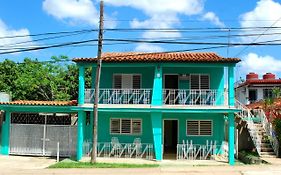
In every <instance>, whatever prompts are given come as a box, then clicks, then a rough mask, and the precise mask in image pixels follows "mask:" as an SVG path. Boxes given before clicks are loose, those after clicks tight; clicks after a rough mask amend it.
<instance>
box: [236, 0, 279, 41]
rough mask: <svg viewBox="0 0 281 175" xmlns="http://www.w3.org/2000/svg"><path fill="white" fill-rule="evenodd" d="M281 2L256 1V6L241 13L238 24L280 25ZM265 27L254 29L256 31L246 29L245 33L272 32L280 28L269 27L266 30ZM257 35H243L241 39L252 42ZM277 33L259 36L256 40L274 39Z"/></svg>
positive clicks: (249, 25)
mask: <svg viewBox="0 0 281 175" xmlns="http://www.w3.org/2000/svg"><path fill="white" fill-rule="evenodd" d="M280 17H281V4H280V3H278V2H275V1H273V0H260V1H258V2H257V4H256V7H255V8H254V9H253V10H252V11H249V12H247V13H244V14H242V15H241V17H240V18H241V20H240V25H241V27H270V26H272V25H273V24H274V25H273V26H274V27H281V19H280ZM265 31H266V29H261V30H256V31H248V32H244V34H247V33H261V34H262V33H273V32H281V31H280V30H278V31H277V30H273V29H270V30H268V31H266V32H265ZM257 37H258V36H253V37H244V38H242V39H243V41H246V42H252V41H253V40H255V39H256V38H257ZM276 37H278V35H275V36H268V35H264V36H261V37H260V38H259V39H258V40H257V41H256V42H260V41H266V40H272V39H276Z"/></svg>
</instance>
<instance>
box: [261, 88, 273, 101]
mask: <svg viewBox="0 0 281 175" xmlns="http://www.w3.org/2000/svg"><path fill="white" fill-rule="evenodd" d="M272 97H273V93H272V89H264V90H263V98H264V99H267V98H272Z"/></svg>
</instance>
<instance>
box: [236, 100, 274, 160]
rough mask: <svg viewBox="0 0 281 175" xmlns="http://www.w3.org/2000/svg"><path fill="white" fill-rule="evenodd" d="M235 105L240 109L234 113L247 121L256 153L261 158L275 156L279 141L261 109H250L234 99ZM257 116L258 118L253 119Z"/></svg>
mask: <svg viewBox="0 0 281 175" xmlns="http://www.w3.org/2000/svg"><path fill="white" fill-rule="evenodd" d="M236 107H237V108H238V109H240V110H241V111H240V112H237V113H236V115H237V116H238V117H239V118H241V119H242V120H243V121H245V122H246V123H247V129H248V131H249V134H250V136H251V139H252V141H253V143H254V146H255V148H256V150H257V153H258V154H259V155H260V156H261V157H262V158H268V157H276V155H278V150H279V143H278V140H277V138H276V136H275V134H274V133H275V132H274V130H273V127H272V124H271V123H269V122H268V120H267V117H266V115H265V113H264V111H263V110H262V109H255V110H250V109H248V108H247V107H246V106H245V105H243V104H241V103H240V102H238V101H236ZM251 111H252V112H251ZM253 113H254V114H253ZM257 118H259V120H255V119H257Z"/></svg>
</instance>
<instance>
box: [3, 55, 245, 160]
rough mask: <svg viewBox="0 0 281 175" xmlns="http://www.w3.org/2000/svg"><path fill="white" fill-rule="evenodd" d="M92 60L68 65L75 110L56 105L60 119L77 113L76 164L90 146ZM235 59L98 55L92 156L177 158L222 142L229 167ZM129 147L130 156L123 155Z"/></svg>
mask: <svg viewBox="0 0 281 175" xmlns="http://www.w3.org/2000/svg"><path fill="white" fill-rule="evenodd" d="M96 60H97V59H96V58H76V59H74V60H73V61H74V62H76V64H77V65H78V67H79V97H78V104H77V105H72V106H62V107H64V108H65V110H64V111H63V112H64V113H65V112H67V110H69V111H68V112H72V113H77V114H78V119H77V123H76V127H77V128H76V129H77V131H76V134H77V135H76V150H75V151H76V158H77V160H80V159H81V158H82V156H83V155H85V152H87V148H86V146H85V145H87V144H85V143H89V144H88V147H89V148H88V149H89V150H88V152H90V150H91V143H92V130H93V129H92V124H93V100H94V87H95V69H96V66H97V65H96ZM239 61H240V60H239V59H236V58H223V57H220V56H218V55H217V54H215V53H106V54H103V56H102V72H101V80H100V91H99V105H98V128H97V129H98V154H99V156H101V155H107V156H110V155H111V154H115V156H121V155H122V154H124V155H125V157H126V156H129V157H130V156H132V155H139V156H142V155H143V154H148V155H149V156H152V157H153V158H154V159H156V160H158V161H161V160H163V159H165V158H173V159H177V158H179V157H181V158H183V159H184V158H186V155H185V151H186V148H185V147H186V146H188V145H189V146H190V145H193V146H194V147H193V148H195V145H198V146H199V147H198V150H199V149H203V148H204V149H205V148H207V147H210V145H211V146H213V145H215V150H216V152H221V148H222V147H224V146H225V145H223V143H224V142H225V141H227V142H228V144H227V146H228V161H229V164H231V165H233V164H234V149H235V148H234V129H235V121H234V114H235V112H238V111H239V110H238V109H236V108H235V106H234V103H235V100H234V67H235V65H236V63H237V62H239ZM88 68H91V69H92V70H93V71H92V72H93V74H92V77H91V78H92V88H89V89H86V88H85V69H88ZM225 70H227V72H228V73H227V74H226V73H225ZM226 79H227V83H226V82H225V80H226ZM226 84H227V87H228V88H227V90H225V85H226ZM0 106H1V107H2V110H6V111H8V112H6V113H5V115H6V120H7V118H9V117H10V114H11V113H12V112H13V111H12V110H15V106H13V108H12V107H11V106H12V105H11V104H2V105H0ZM17 107H22V106H17ZM29 107H31V108H32V107H34V106H32V105H29ZM62 107H60V106H56V107H55V108H57V110H58V109H59V108H60V110H62V109H61V108H62ZM41 109H42V110H46V109H47V106H44V105H43V106H42V105H41ZM17 110H18V109H17ZM49 110H51V109H49ZM53 112H55V111H53ZM3 125H4V129H3V130H2V131H3V132H7V130H8V129H7V128H8V127H9V126H6V125H8V124H7V123H5V122H4V124H3ZM5 128H6V129H5ZM4 137H5V139H6V140H5V139H4V144H7V145H9V144H8V138H7V137H9V136H7V135H5V136H4ZM2 141H3V134H2ZM113 143H114V144H113ZM2 145H3V142H2ZM112 145H113V146H112ZM136 145H140V146H139V147H138V146H136ZM112 147H113V148H112ZM131 147H133V150H131V151H128V150H130V149H131ZM212 148H213V147H212ZM7 149H8V148H6V152H4V153H6V154H8V152H7ZM195 149H197V148H195ZM147 150H149V151H147ZM116 152H117V153H116ZM125 152H126V153H125ZM138 152H140V153H138ZM203 152H204V151H203ZM2 153H3V151H2ZM181 153H182V154H181ZM208 155H209V154H206V156H208Z"/></svg>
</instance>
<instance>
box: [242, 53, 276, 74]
mask: <svg viewBox="0 0 281 175" xmlns="http://www.w3.org/2000/svg"><path fill="white" fill-rule="evenodd" d="M239 64H240V65H241V68H242V71H243V72H244V73H248V72H256V73H258V74H264V73H266V72H273V73H280V72H281V60H279V59H276V58H274V57H272V56H269V55H266V56H259V55H257V54H256V53H249V54H248V55H246V56H244V58H243V60H242V62H241V63H239Z"/></svg>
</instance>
